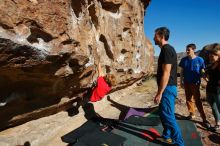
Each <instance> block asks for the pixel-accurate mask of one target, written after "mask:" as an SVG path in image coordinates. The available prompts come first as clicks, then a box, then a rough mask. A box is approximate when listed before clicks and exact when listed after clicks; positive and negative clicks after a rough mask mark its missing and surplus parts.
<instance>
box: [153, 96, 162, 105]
mask: <svg viewBox="0 0 220 146" xmlns="http://www.w3.org/2000/svg"><path fill="white" fill-rule="evenodd" d="M161 98H162V94H157V95H156V96H155V97H154V103H155V104H159V103H160V101H161Z"/></svg>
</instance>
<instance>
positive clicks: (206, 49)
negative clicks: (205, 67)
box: [199, 43, 220, 64]
mask: <svg viewBox="0 0 220 146" xmlns="http://www.w3.org/2000/svg"><path fill="white" fill-rule="evenodd" d="M216 47H218V48H220V43H213V44H209V45H206V46H204V47H203V48H202V50H201V51H200V53H199V56H201V57H202V58H204V60H205V63H206V64H207V63H208V62H209V61H208V60H209V59H208V54H209V53H208V52H209V51H210V50H212V49H214V48H216Z"/></svg>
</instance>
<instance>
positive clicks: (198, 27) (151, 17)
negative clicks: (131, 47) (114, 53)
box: [144, 0, 220, 56]
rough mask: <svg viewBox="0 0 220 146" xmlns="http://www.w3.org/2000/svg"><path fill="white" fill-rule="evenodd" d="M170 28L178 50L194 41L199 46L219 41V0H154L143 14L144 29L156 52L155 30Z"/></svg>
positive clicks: (183, 49) (182, 50)
mask: <svg viewBox="0 0 220 146" xmlns="http://www.w3.org/2000/svg"><path fill="white" fill-rule="evenodd" d="M161 26H166V27H168V28H169V29H170V39H169V43H170V44H171V45H172V46H174V48H175V49H176V51H177V52H185V46H186V45H187V44H189V43H195V44H196V45H197V50H199V49H201V48H202V47H204V46H205V45H207V44H210V43H216V42H218V43H220V0H151V3H150V5H149V6H148V8H147V10H146V14H145V18H144V31H145V34H146V36H147V37H148V38H149V39H150V41H151V42H152V44H153V46H154V49H155V55H156V56H158V55H159V52H160V48H159V47H158V46H155V45H154V41H153V37H154V30H155V28H157V27H161Z"/></svg>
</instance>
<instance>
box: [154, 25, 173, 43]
mask: <svg viewBox="0 0 220 146" xmlns="http://www.w3.org/2000/svg"><path fill="white" fill-rule="evenodd" d="M155 33H157V34H159V36H161V37H162V36H163V37H164V39H165V40H166V41H168V39H169V36H170V31H169V29H168V28H166V27H159V28H157V29H156V30H155Z"/></svg>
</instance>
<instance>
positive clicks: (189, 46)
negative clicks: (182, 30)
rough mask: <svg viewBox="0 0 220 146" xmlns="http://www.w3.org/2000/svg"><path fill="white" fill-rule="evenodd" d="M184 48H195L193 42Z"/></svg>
mask: <svg viewBox="0 0 220 146" xmlns="http://www.w3.org/2000/svg"><path fill="white" fill-rule="evenodd" d="M186 48H192V49H193V50H195V49H196V45H195V44H188V45H187V46H186Z"/></svg>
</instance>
